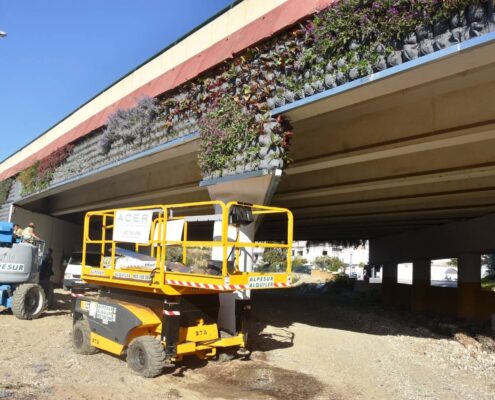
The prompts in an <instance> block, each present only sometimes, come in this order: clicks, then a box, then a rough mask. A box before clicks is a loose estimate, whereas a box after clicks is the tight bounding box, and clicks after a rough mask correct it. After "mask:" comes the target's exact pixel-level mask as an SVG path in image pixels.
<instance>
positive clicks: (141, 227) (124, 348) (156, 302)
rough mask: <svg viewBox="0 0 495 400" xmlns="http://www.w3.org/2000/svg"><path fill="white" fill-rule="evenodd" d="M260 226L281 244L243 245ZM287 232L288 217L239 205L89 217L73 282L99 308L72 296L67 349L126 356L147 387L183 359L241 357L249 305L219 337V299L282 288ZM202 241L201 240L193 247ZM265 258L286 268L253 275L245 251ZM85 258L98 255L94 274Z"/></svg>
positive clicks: (287, 273) (238, 306)
mask: <svg viewBox="0 0 495 400" xmlns="http://www.w3.org/2000/svg"><path fill="white" fill-rule="evenodd" d="M211 211H213V213H212V212H211ZM267 217H268V218H270V217H274V218H275V219H276V220H277V223H280V222H283V221H285V223H286V227H287V234H286V235H284V236H285V237H284V238H283V240H282V241H280V242H254V241H253V242H252V241H249V240H248V238H247V236H246V235H244V233H243V230H244V229H245V228H246V227H248V226H249V225H251V224H255V225H258V224H259V223H260V222H261V220H262V219H265V218H267ZM208 225H209V228H208ZM196 228H198V229H197V230H198V231H199V233H198V232H196ZM205 228H206V229H205ZM210 228H212V229H210ZM253 228H254V227H253V226H251V227H250V229H251V232H254V231H255V229H253ZM292 230H293V217H292V213H291V212H290V211H289V210H287V209H284V208H278V207H269V206H260V205H252V204H246V203H241V202H230V203H227V204H225V203H223V202H220V201H210V202H198V203H187V204H173V205H158V206H146V207H132V208H125V209H113V210H102V211H91V212H88V213H87V214H86V218H85V224H84V238H83V259H82V265H83V266H82V279H84V280H85V281H86V282H88V283H91V284H94V285H98V286H99V287H101V288H102V289H101V294H100V297H99V298H98V299H94V298H87V297H84V296H81V295H74V303H73V310H74V330H73V332H74V334H73V339H74V340H73V342H74V348H75V349H76V351H78V352H79V353H85V354H86V353H91V352H94V351H96V350H98V349H101V350H105V351H108V352H111V353H114V354H117V355H121V354H123V353H124V352H126V353H127V359H128V363H129V366H130V367H131V368H132V369H133V370H134V371H136V372H137V373H139V374H140V375H142V376H147V377H151V376H156V375H158V374H159V373H160V372H161V371H162V369H163V368H164V366H165V365H166V364H167V363H170V362H173V361H178V360H180V359H182V357H183V356H185V355H191V354H194V355H196V356H198V357H200V358H211V357H215V356H217V354H218V353H217V351H218V350H223V351H226V350H228V349H231V350H232V349H234V350H237V351H238V352H239V351H241V352H242V350H243V349H245V348H246V341H247V338H246V335H247V325H248V322H249V312H250V307H251V306H250V302H249V300H239V301H236V303H235V314H236V328H235V332H232V331H231V332H227V331H222V330H221V328H219V326H218V325H217V318H218V313H219V307H220V306H219V297H218V294H219V293H226V292H235V291H247V290H262V289H276V288H286V287H289V286H290V282H291V281H290V277H291V260H290V258H291V257H290V256H291V248H292ZM205 232H206V233H207V234H208V233H209V234H210V237H209V238H207V239H209V240H204V237H201V236H204V233H205ZM201 233H202V234H201ZM211 234H213V239H211ZM269 248H272V249H279V250H280V252H281V253H284V252H285V255H286V257H285V261H284V262H283V263H281V264H280V265H276V266H273V265H272V266H270V268H269V269H261V270H260V269H258V270H257V271H253V270H252V262H253V251H254V249H262V250H264V249H269ZM173 249H175V251H172V250H173ZM177 250H179V251H178V252H177ZM192 250H195V251H196V258H195V256H194V253H193V252H192ZM88 251H90V252H91V253H94V252H95V251H97V252H98V251H99V252H100V255H101V257H100V264H99V265H88V264H87V263H86V253H87V252H88ZM198 252H199V254H200V256H198ZM205 253H207V254H208V255H209V257H208V259H205V258H204V254H205ZM210 253H211V254H210ZM243 298H244V299H245V298H246V296H244V297H243Z"/></svg>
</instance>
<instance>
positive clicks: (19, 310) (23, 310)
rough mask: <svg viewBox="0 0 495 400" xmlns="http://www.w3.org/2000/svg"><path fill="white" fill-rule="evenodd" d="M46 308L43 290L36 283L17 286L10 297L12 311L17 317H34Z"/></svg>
mask: <svg viewBox="0 0 495 400" xmlns="http://www.w3.org/2000/svg"><path fill="white" fill-rule="evenodd" d="M45 308H46V296H45V292H44V290H43V289H42V288H41V286H40V285H38V284H36V283H25V284H23V285H20V286H18V287H17V289H16V290H15V292H14V295H13V298H12V313H13V314H14V315H15V316H16V317H17V318H19V319H36V318H38V317H39V316H40V315H41V314H42V313H43V311H44V310H45Z"/></svg>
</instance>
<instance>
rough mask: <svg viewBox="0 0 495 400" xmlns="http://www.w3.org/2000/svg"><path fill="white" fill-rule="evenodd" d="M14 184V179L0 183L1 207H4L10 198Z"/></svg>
mask: <svg viewBox="0 0 495 400" xmlns="http://www.w3.org/2000/svg"><path fill="white" fill-rule="evenodd" d="M13 182H14V180H13V179H12V178H10V179H5V180H4V181H1V182H0V205H3V204H4V203H5V201H6V200H7V198H8V197H9V193H10V189H11V187H12V183H13Z"/></svg>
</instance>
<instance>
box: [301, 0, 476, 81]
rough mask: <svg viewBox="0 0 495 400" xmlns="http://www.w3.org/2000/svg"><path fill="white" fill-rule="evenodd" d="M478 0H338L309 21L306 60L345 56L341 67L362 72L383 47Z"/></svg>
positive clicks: (333, 59) (320, 61) (316, 62)
mask: <svg viewBox="0 0 495 400" xmlns="http://www.w3.org/2000/svg"><path fill="white" fill-rule="evenodd" d="M481 3H483V1H482V0H444V1H440V0H438V1H435V0H342V1H338V2H336V3H335V4H334V5H332V6H331V7H329V8H327V9H326V10H324V11H322V12H321V13H319V14H317V15H316V16H315V18H314V19H313V20H312V21H309V22H308V24H307V32H308V34H309V40H311V41H312V43H311V45H310V47H309V48H307V49H306V51H305V60H306V62H307V63H310V64H314V65H315V67H316V68H323V69H324V68H325V66H326V65H327V64H328V62H329V61H331V62H333V63H337V62H338V61H339V60H343V59H344V60H345V66H342V67H341V69H342V71H343V72H347V71H348V70H349V69H351V68H354V67H356V68H358V69H360V71H361V72H365V71H366V69H367V67H368V66H369V65H373V64H374V63H375V62H376V60H377V58H378V56H379V52H377V51H376V48H377V46H383V48H384V50H385V55H389V54H391V53H392V52H393V51H394V50H396V49H397V48H398V47H400V44H399V43H400V42H401V41H402V40H403V39H404V38H406V37H407V36H408V35H410V34H412V33H414V32H415V30H416V29H417V28H419V27H422V26H426V27H428V26H432V25H434V24H435V23H437V22H440V21H445V22H447V21H449V19H450V18H452V17H453V16H454V15H456V14H463V13H464V10H465V9H466V7H468V6H470V5H477V4H481Z"/></svg>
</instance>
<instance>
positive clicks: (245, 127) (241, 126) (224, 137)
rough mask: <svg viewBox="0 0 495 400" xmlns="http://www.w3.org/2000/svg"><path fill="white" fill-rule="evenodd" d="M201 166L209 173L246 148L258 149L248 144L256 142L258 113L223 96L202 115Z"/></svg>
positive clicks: (251, 150)
mask: <svg viewBox="0 0 495 400" xmlns="http://www.w3.org/2000/svg"><path fill="white" fill-rule="evenodd" d="M200 126H201V145H200V149H201V151H200V153H199V156H198V161H199V166H200V167H201V170H202V171H205V172H207V173H209V172H212V171H219V170H222V169H223V168H224V167H225V166H226V165H228V164H229V163H230V164H231V166H232V167H234V166H235V165H232V161H233V160H234V159H235V157H236V156H237V154H239V153H240V152H242V151H243V150H247V151H248V152H251V153H253V156H254V155H255V153H256V149H253V148H252V147H251V148H249V149H246V147H248V144H251V143H254V142H255V140H256V138H257V137H258V134H259V125H258V124H257V123H256V121H255V119H254V116H253V115H252V114H250V113H248V112H247V111H246V110H245V109H244V108H243V107H242V106H241V105H240V104H238V103H237V102H235V101H232V100H227V99H222V100H220V101H219V102H218V105H217V106H216V107H215V108H214V109H213V110H211V111H209V112H208V113H206V114H205V116H204V117H203V118H202V119H201V122H200Z"/></svg>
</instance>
